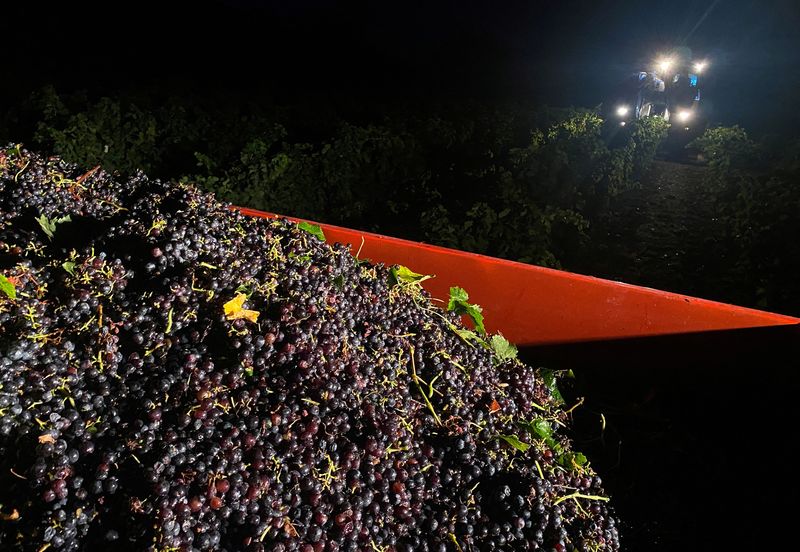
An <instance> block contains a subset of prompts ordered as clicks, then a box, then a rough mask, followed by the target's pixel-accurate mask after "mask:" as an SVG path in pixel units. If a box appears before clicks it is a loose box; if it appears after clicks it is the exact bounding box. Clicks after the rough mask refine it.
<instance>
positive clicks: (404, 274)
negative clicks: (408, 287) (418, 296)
mask: <svg viewBox="0 0 800 552" xmlns="http://www.w3.org/2000/svg"><path fill="white" fill-rule="evenodd" d="M431 278H433V276H430V275H426V274H420V273H418V272H414V271H413V270H411V269H410V268H408V267H407V266H403V265H397V266H393V267H392V268H390V269H389V283H390V284H391V285H396V284H401V283H405V284H419V283H422V282H424V281H425V280H430V279H431Z"/></svg>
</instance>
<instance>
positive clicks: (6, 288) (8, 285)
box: [0, 274, 17, 299]
mask: <svg viewBox="0 0 800 552" xmlns="http://www.w3.org/2000/svg"><path fill="white" fill-rule="evenodd" d="M0 291H2V292H3V293H5V294H6V295H7V296H8V298H9V299H16V298H17V290H16V288H15V287H14V284H13V283H12V282H11V281H10V280H9V279H8V278H6V277H5V276H3V275H2V274H0Z"/></svg>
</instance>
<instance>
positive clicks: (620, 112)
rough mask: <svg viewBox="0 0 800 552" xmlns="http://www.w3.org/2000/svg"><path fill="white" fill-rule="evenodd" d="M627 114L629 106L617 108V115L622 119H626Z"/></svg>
mask: <svg viewBox="0 0 800 552" xmlns="http://www.w3.org/2000/svg"><path fill="white" fill-rule="evenodd" d="M627 114H628V106H627V105H621V106H619V107H618V108H617V115H619V116H620V117H624V116H625V115H627Z"/></svg>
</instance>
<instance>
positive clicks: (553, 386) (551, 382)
mask: <svg viewBox="0 0 800 552" xmlns="http://www.w3.org/2000/svg"><path fill="white" fill-rule="evenodd" d="M539 373H540V374H541V376H542V380H543V381H544V384H545V386H546V387H547V388H548V389H549V390H550V396H552V397H553V400H554V401H555V402H556V404H564V397H563V396H562V395H561V391H559V390H558V385H557V383H558V382H557V379H558V378H556V373H555V371H553V370H548V369H547V368H542V370H541V371H540V372H539Z"/></svg>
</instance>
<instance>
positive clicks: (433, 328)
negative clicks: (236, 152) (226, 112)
mask: <svg viewBox="0 0 800 552" xmlns="http://www.w3.org/2000/svg"><path fill="white" fill-rule="evenodd" d="M311 230H312V231H309V227H308V225H306V227H303V226H298V225H297V224H295V223H293V222H290V221H287V220H283V219H274V220H265V219H255V218H249V217H245V216H243V215H242V214H240V213H239V212H237V211H236V210H232V209H231V208H230V206H228V205H226V204H223V203H221V202H219V201H217V200H216V199H215V198H214V196H213V195H211V194H207V193H204V192H201V191H199V190H198V189H197V188H195V187H193V186H191V185H189V184H184V183H175V182H163V181H160V180H154V179H150V178H147V177H146V176H145V175H144V174H141V173H138V174H135V175H133V176H131V177H129V178H123V177H121V176H119V175H114V174H109V173H107V172H105V171H103V170H100V169H97V168H96V169H92V170H90V171H88V172H87V171H85V169H79V168H78V167H76V166H75V165H72V164H69V163H66V162H64V161H63V160H61V159H59V158H55V157H43V156H40V155H37V154H35V153H33V152H29V151H27V150H25V149H23V148H21V147H19V146H13V145H12V146H8V147H6V148H2V149H0V549H2V550H10V551H14V550H19V551H35V552H45V551H47V550H49V551H62V550H64V551H89V550H118V551H120V552H123V551H128V550H130V551H142V550H150V551H158V552H178V551H181V552H183V551H186V552H188V551H211V550H223V551H230V552H233V551H240V550H243V551H248V552H260V551H266V550H272V551H277V552H280V551H301V552H322V551H331V552H337V551H340V552H355V551H372V552H394V551H423V552H424V551H436V552H443V551H457V552H468V551H493V550H497V551H500V550H509V551H510V550H514V551H524V550H547V551H551V550H555V551H558V552H565V551H569V550H580V551H613V550H618V549H619V535H618V531H617V522H616V519H615V518H614V516H613V512H612V510H611V506H610V504H609V497H608V496H607V494H606V493H605V492H604V490H603V488H602V482H601V479H600V477H599V476H598V475H597V474H596V473H595V472H594V471H593V470H592V468H591V466H590V465H589V463H588V462H587V459H586V457H585V456H583V455H582V454H580V453H579V452H577V451H575V450H573V448H572V445H571V443H570V441H569V439H568V438H567V437H566V436H565V433H564V426H565V425H566V423H567V421H568V412H567V410H566V409H565V405H564V404H563V401H562V400H561V398H560V396H559V394H558V392H557V390H556V388H555V387H554V385H553V381H552V380H553V376H552V374H548V373H546V372H545V371H543V370H542V369H535V368H533V367H531V366H528V365H526V364H524V363H522V362H521V361H519V360H518V359H517V358H516V357H515V355H514V352H513V347H511V346H510V344H508V343H507V342H506V341H505V340H504V339H503V338H502V336H499V335H496V336H487V335H485V334H484V333H482V332H481V331H479V329H475V330H471V329H469V327H468V326H467V325H465V324H464V323H462V310H459V308H455V307H458V306H459V305H462V306H463V305H466V307H469V308H473V309H474V307H475V306H474V305H469V304H468V303H466V302H465V301H464V300H465V298H466V297H467V296H466V294H463V295H461V294H460V292H459V294H457V295H458V296H457V298H456V299H454V300H453V303H454V304H453V305H450V307H451V308H450V309H447V308H443V306H442V305H438V304H436V303H434V302H432V300H431V298H430V296H429V295H428V294H427V292H425V291H424V290H423V289H422V287H421V286H420V278H419V275H415V273H413V272H412V271H410V270H408V269H405V267H397V266H395V267H387V266H383V265H380V264H372V263H370V262H367V261H364V260H359V259H357V258H355V257H354V256H353V255H352V254H351V253H350V251H349V248H348V247H347V246H345V245H342V244H335V245H329V244H327V243H325V242H324V241H323V240H321V239H320V237H319V236H318V235H317V234H318V232H316V231H313V230H314V229H313V228H311ZM412 268H413V267H412ZM462 291H463V290H462ZM454 305H455V307H454ZM467 312H470V311H469V310H467Z"/></svg>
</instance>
